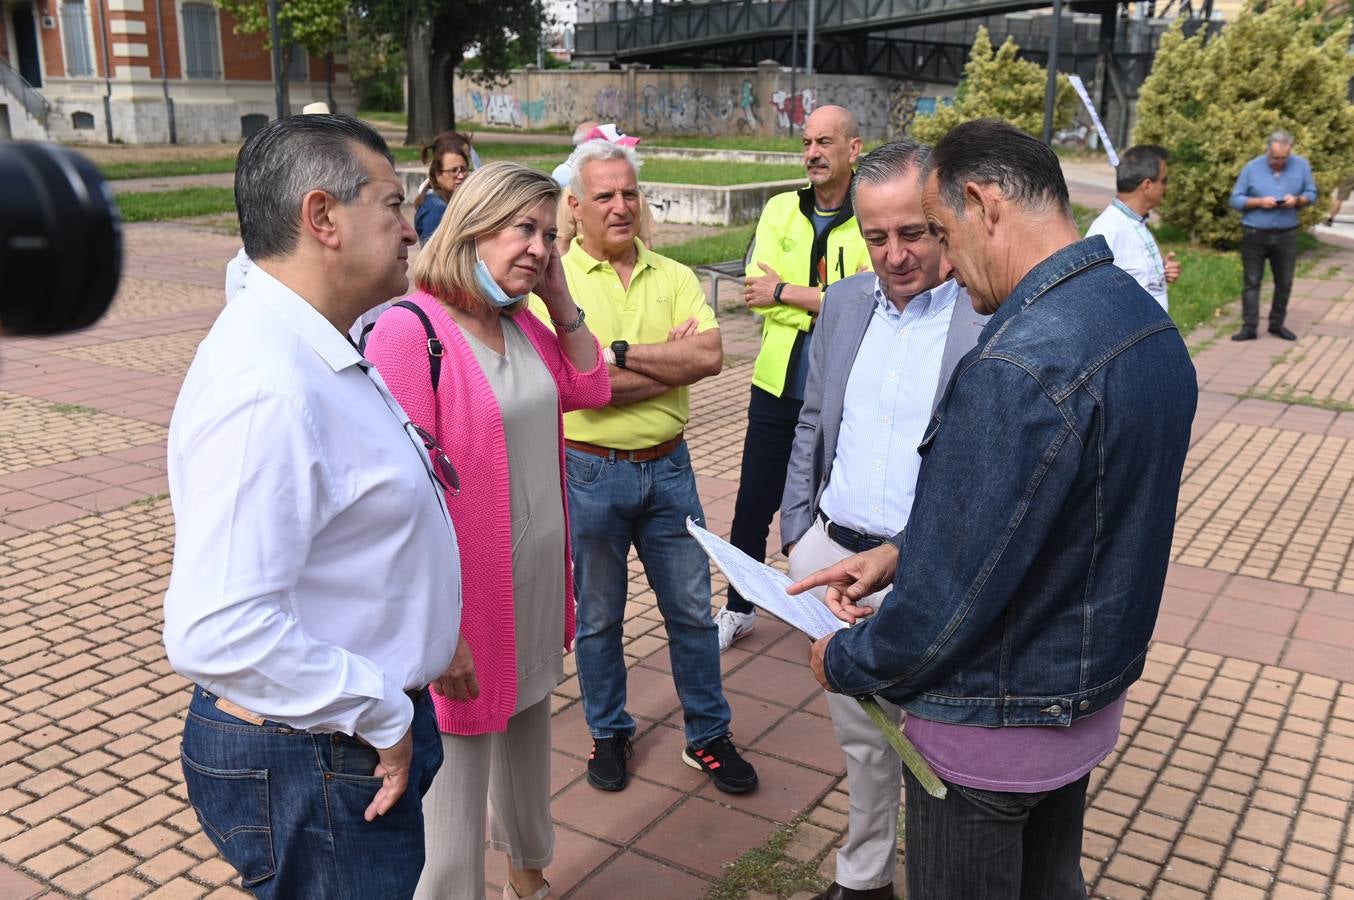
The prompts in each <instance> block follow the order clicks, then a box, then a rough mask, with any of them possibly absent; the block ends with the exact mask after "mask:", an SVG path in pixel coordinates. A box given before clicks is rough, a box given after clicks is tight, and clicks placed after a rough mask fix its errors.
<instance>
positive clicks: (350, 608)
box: [164, 265, 461, 747]
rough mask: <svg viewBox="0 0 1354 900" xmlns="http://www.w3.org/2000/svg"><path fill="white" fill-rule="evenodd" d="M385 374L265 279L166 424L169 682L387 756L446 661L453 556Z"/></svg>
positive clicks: (452, 620)
mask: <svg viewBox="0 0 1354 900" xmlns="http://www.w3.org/2000/svg"><path fill="white" fill-rule="evenodd" d="M406 422H407V416H405V415H404V412H403V410H401V408H400V406H399V404H398V403H397V402H396V401H395V399H394V398H393V397H391V396H390V392H389V391H388V390H387V389H386V387H385V384H384V382H382V381H381V377H380V375H378V374H377V372H376V369H375V368H374V367H372V366H371V365H370V364H368V363H366V362H365V361H364V360H363V359H362V357H361V355H360V354H359V353H358V352H357V349H356V348H355V347H353V345H352V344H350V343H349V342H348V339H347V338H346V337H345V336H344V335H343V334H341V333H340V332H339V331H337V330H336V329H335V328H334V326H333V325H331V324H330V323H329V321H328V320H327V319H325V318H324V317H323V316H322V315H321V314H320V313H319V312H318V311H317V310H316V309H315V308H314V307H312V306H311V305H310V304H308V303H306V302H305V301H304V300H302V299H301V298H300V297H299V296H297V295H296V294H295V293H294V292H292V291H291V290H290V289H288V288H287V287H286V286H285V285H283V284H282V283H281V282H279V281H277V280H276V279H275V278H273V277H272V276H271V275H269V274H268V273H267V272H265V271H264V270H263V269H261V268H259V267H258V266H257V265H255V266H252V267H251V268H250V270H249V273H248V275H247V276H246V280H245V285H244V288H243V289H242V290H241V291H240V293H239V294H238V295H237V296H236V298H235V299H234V300H233V301H232V302H231V303H230V304H229V305H228V306H227V307H226V308H225V309H224V310H223V311H222V313H221V315H220V316H219V317H218V318H217V320H216V323H215V325H213V326H212V329H211V332H210V333H209V334H208V335H207V337H206V339H205V340H203V342H202V344H201V345H200V346H199V347H198V351H197V355H196V357H194V359H193V364H192V366H191V367H190V368H189V370H188V375H187V377H186V378H185V379H184V383H183V389H182V391H180V393H179V399H178V402H177V403H176V404H175V406H174V415H173V418H172V420H171V422H170V425H169V493H170V498H171V501H172V503H173V507H174V524H175V542H174V568H173V572H172V574H171V575H170V581H169V590H168V592H167V593H166V595H165V630H164V640H165V649H166V650H167V651H168V654H169V660H170V663H171V664H172V665H173V666H174V669H175V670H176V671H178V672H179V673H180V674H182V675H184V676H185V677H187V678H190V679H192V680H194V681H196V682H197V683H198V684H200V685H202V686H203V687H204V688H206V689H207V690H209V691H211V692H213V693H215V694H217V695H218V696H221V697H224V698H226V699H227V700H230V701H232V702H234V703H237V704H239V705H240V706H243V707H245V708H246V709H248V710H250V711H252V712H254V713H255V714H257V715H259V716H262V717H264V718H266V719H273V720H276V721H279V722H284V723H286V724H288V725H291V726H293V727H295V728H300V729H306V730H309V731H320V732H325V731H341V732H344V733H346V734H356V735H357V736H359V737H361V738H362V739H364V740H366V741H367V742H368V743H370V744H372V745H373V746H376V747H389V746H391V745H393V744H394V743H396V742H397V741H398V740H399V738H400V737H401V736H402V735H403V734H404V732H405V731H406V730H407V729H408V727H409V724H410V722H411V721H412V720H413V704H412V703H411V702H410V700H409V698H408V697H407V696H405V694H404V691H405V690H407V689H413V688H422V687H423V686H425V685H427V684H428V683H429V682H430V681H431V680H433V679H434V678H436V677H437V676H438V675H440V674H441V673H442V672H443V671H444V670H445V669H446V667H447V665H448V664H449V663H450V661H451V657H452V653H453V652H454V651H455V648H456V640H457V636H458V633H459V631H460V618H461V579H460V556H459V552H458V550H457V546H456V534H455V532H454V531H453V529H452V525H451V518H450V517H449V516H448V515H447V509H446V504H445V501H444V500H443V498H442V491H441V490H439V489H438V488H437V487H436V485H435V482H434V481H433V476H432V472H431V466H430V463H429V457H428V452H427V450H426V449H425V448H424V446H423V444H422V443H421V442H418V440H417V438H416V437H415V436H414V435H413V433H412V431H411V430H410V429H409V428H407V427H406V425H405V423H406Z"/></svg>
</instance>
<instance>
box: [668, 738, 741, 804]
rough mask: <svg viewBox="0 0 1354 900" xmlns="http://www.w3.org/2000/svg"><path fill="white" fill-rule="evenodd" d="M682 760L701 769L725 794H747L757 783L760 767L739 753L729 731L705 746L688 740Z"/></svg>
mask: <svg viewBox="0 0 1354 900" xmlns="http://www.w3.org/2000/svg"><path fill="white" fill-rule="evenodd" d="M682 762H684V763H686V764H687V765H688V766H690V767H691V768H693V769H700V770H701V771H702V772H704V773H705V774H706V775H709V776H710V780H711V781H713V782H714V783H715V787H717V788H719V789H720V790H721V791H723V792H724V793H726V794H746V793H747V792H748V791H750V790H752V789H753V788H755V787H756V786H757V770H756V769H754V768H752V763H750V762H748V761H747V760H745V759H743V757H741V756H739V755H738V748H737V747H735V746H734V745H733V740H732V739H731V736H730V735H727V734H726V735H724V736H723V737H718V738H715V739H714V740H713V741H710V742H709V743H708V744H706V745H705V746H704V747H697V746H695V745H692V744H688V745H687V747H686V749H685V750H683V751H682Z"/></svg>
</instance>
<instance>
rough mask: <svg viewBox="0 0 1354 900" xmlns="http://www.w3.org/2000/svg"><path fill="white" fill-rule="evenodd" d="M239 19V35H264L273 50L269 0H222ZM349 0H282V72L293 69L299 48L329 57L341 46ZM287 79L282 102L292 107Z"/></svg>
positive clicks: (279, 19) (279, 7) (279, 10)
mask: <svg viewBox="0 0 1354 900" xmlns="http://www.w3.org/2000/svg"><path fill="white" fill-rule="evenodd" d="M218 5H219V6H220V7H221V8H222V9H223V10H225V11H226V12H228V13H230V14H231V16H232V17H233V18H234V19H235V33H236V34H262V35H263V46H264V47H265V48H266V49H268V50H272V49H273V37H272V32H271V30H270V29H269V27H268V0H218ZM347 15H348V0H278V4H277V26H278V36H279V37H280V38H281V40H280V43H281V44H282V71H283V72H286V71H287V70H288V69H289V68H291V61H292V57H293V56H295V55H296V48H297V47H302V48H304V49H305V51H306V52H307V53H309V54H310V55H311V56H315V57H324V56H328V55H329V54H330V53H332V52H333V51H334V48H335V47H337V46H338V44H339V42H340V41H341V40H342V38H343V35H344V30H345V28H346V27H347V26H346V24H345V22H346V18H347ZM287 88H288V85H287V79H286V78H283V79H282V101H283V105H284V106H285V107H288V108H290V103H291V101H290V98H289V97H288V90H287Z"/></svg>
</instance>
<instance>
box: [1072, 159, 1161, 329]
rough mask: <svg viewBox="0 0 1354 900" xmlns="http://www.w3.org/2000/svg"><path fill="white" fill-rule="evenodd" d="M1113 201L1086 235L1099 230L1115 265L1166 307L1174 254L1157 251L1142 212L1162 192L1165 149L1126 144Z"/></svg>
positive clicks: (1116, 172) (1158, 202) (1148, 209)
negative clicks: (1167, 286)
mask: <svg viewBox="0 0 1354 900" xmlns="http://www.w3.org/2000/svg"><path fill="white" fill-rule="evenodd" d="M1114 180H1115V190H1116V191H1117V192H1118V193H1117V195H1116V196H1115V198H1114V201H1113V202H1112V203H1110V205H1109V206H1107V207H1105V211H1104V212H1102V213H1101V214H1100V215H1099V216H1097V217H1096V220H1095V221H1094V222H1092V223H1091V227H1090V228H1088V229H1087V230H1086V236H1087V237H1090V236H1091V235H1093V234H1098V235H1100V236H1102V237H1103V238H1104V239H1105V243H1107V244H1109V245H1110V252H1112V253H1113V254H1114V264H1115V265H1116V266H1118V267H1119V268H1121V269H1123V270H1124V271H1125V272H1127V273H1128V274H1129V275H1132V276H1133V280H1134V281H1136V282H1138V284H1140V285H1142V286H1143V290H1145V291H1147V293H1149V294H1151V295H1152V299H1154V300H1156V301H1157V302H1158V303H1160V304H1161V308H1162V309H1164V310H1166V311H1167V312H1170V308H1169V306H1168V305H1167V302H1166V285H1168V284H1171V283H1172V282H1174V281H1175V280H1176V279H1177V278H1179V277H1180V263H1178V262H1176V261H1175V254H1174V253H1168V254H1166V256H1165V258H1162V256H1161V248H1160V247H1158V246H1157V239H1156V238H1155V237H1154V236H1153V235H1152V232H1151V231H1150V230H1149V229H1148V227H1147V216H1148V214H1150V213H1151V212H1152V210H1154V209H1156V208H1157V207H1158V206H1159V205H1161V201H1162V198H1164V197H1165V196H1166V151H1165V150H1163V149H1162V148H1160V147H1157V146H1155V145H1152V144H1138V145H1137V146H1134V147H1129V148H1128V149H1127V150H1125V151H1124V155H1123V156H1121V157H1119V167H1118V168H1117V169H1115V170H1114Z"/></svg>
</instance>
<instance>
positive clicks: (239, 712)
mask: <svg viewBox="0 0 1354 900" xmlns="http://www.w3.org/2000/svg"><path fill="white" fill-rule="evenodd" d="M199 690H201V691H202V693H203V694H206V695H207V696H211V697H216V702H215V704H214V705H215V706H216V708H217V709H219V710H221V712H223V713H225V714H226V715H230V716H234V717H235V718H237V719H240V720H242V721H245V722H248V723H249V724H251V725H262V724H263V723H264V722H265V721H267V720H266V719H264V718H263V716H261V715H259V714H258V713H256V712H251V711H250V710H247V709H245V708H244V707H243V706H241V705H240V704H238V703H232V702H231V701H229V700H227V699H226V698H225V697H221V696H217V695H215V694H212V693H211V692H210V691H208V690H206V689H205V688H199ZM427 690H428V689H427V688H426V687H423V688H410V689H408V690H406V691H405V692H404V695H405V696H406V697H408V698H409V699H410V700H412V701H413V702H414V703H418V701H419V700H420V699H421V698H422V697H423V694H424V692H425V691H427ZM358 740H362V739H361V738H358ZM364 743H365V742H364Z"/></svg>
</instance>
